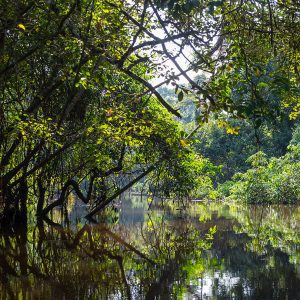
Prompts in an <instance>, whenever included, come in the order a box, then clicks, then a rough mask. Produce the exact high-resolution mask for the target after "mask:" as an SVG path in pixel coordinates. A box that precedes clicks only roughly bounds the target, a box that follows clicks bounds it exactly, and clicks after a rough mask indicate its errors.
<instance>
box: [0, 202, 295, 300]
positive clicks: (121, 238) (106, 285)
mask: <svg viewBox="0 0 300 300" xmlns="http://www.w3.org/2000/svg"><path fill="white" fill-rule="evenodd" d="M132 199H133V198H132V197H131V198H130V199H128V198H127V199H122V200H123V201H122V202H120V203H119V205H117V207H116V208H114V209H110V210H108V211H106V214H103V215H102V216H101V217H100V218H99V221H101V223H100V224H97V225H89V224H82V223H80V222H78V221H79V220H80V221H81V222H82V218H80V214H81V212H82V210H86V207H82V206H81V207H78V206H76V205H75V202H74V201H73V205H71V206H70V207H68V214H67V213H66V212H64V211H60V210H57V211H55V212H54V214H53V216H52V217H53V219H52V221H50V220H48V222H45V221H42V220H40V221H38V222H37V224H30V223H29V224H27V225H26V224H23V225H22V226H19V228H11V229H9V230H4V229H2V231H1V236H0V238H1V239H0V276H1V286H0V296H1V299H9V298H11V299H300V268H299V258H300V252H299V251H300V247H299V245H300V235H299V226H300V222H299V220H300V219H299V208H297V207H270V206H269V207H264V206H259V207H255V206H253V207H247V208H246V207H243V206H234V205H219V204H210V205H209V206H208V205H203V204H199V203H197V204H193V205H190V206H189V207H188V208H186V209H185V210H182V209H179V207H176V206H175V205H174V204H173V203H172V202H168V203H166V206H165V208H164V210H161V209H155V210H152V211H150V212H149V211H147V203H146V202H140V201H139V200H137V198H134V199H133V200H132ZM154 207H155V205H154ZM53 221H54V222H56V223H57V224H53ZM214 228H216V229H217V230H216V232H215V230H214Z"/></svg>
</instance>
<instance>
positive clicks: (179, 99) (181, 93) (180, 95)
mask: <svg viewBox="0 0 300 300" xmlns="http://www.w3.org/2000/svg"><path fill="white" fill-rule="evenodd" d="M182 99H183V91H180V92H179V93H178V101H182Z"/></svg>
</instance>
